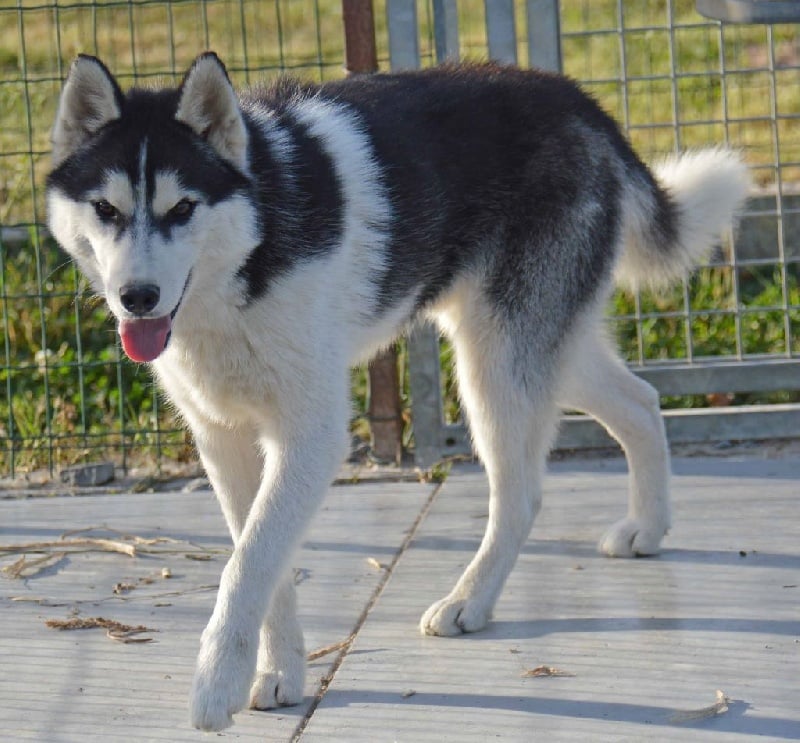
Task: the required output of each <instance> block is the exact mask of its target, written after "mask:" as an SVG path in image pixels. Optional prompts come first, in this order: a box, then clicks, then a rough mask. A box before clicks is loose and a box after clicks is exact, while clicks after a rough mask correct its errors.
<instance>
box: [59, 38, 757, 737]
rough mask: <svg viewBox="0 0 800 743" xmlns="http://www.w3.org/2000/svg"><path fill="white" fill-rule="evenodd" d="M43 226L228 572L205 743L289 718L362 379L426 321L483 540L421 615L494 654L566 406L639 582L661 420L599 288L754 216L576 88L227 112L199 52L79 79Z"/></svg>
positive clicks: (677, 256) (290, 98) (327, 88)
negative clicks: (661, 158) (110, 320)
mask: <svg viewBox="0 0 800 743" xmlns="http://www.w3.org/2000/svg"><path fill="white" fill-rule="evenodd" d="M53 157H54V169H53V171H52V173H51V174H50V176H49V179H48V184H47V201H48V212H49V224H50V228H51V230H52V232H53V234H54V235H55V236H56V237H57V239H58V240H59V242H60V243H61V245H62V246H63V247H64V248H65V249H66V250H67V251H68V252H69V253H70V254H71V255H72V256H73V257H74V258H75V259H76V260H77V262H78V264H79V265H80V267H81V269H82V270H83V272H84V273H85V274H86V275H87V277H88V278H89V279H90V280H91V282H92V284H93V285H94V287H95V288H96V290H97V291H98V292H101V293H102V294H103V295H104V296H105V298H106V300H107V302H108V305H109V307H110V309H111V311H112V313H113V315H114V317H115V318H116V320H117V322H118V329H119V334H120V337H121V340H122V345H123V348H124V349H125V352H126V353H127V354H128V356H130V358H131V359H133V360H134V361H140V362H152V365H153V369H154V370H155V373H156V375H157V377H158V379H159V381H160V383H161V385H162V386H163V388H164V390H165V391H166V393H167V395H168V396H169V398H170V399H171V400H172V402H173V403H174V404H175V405H176V406H177V408H178V409H179V410H180V412H181V414H182V416H183V418H184V419H185V421H186V423H187V424H188V425H189V426H190V428H191V430H192V432H193V433H194V437H195V440H196V442H197V447H198V449H199V452H200V456H201V457H202V461H203V464H204V465H205V468H206V471H207V472H208V476H209V478H210V479H211V482H212V484H213V486H214V490H215V491H216V494H217V497H218V498H219V501H220V503H221V505H222V510H223V512H224V514H225V518H226V519H227V522H228V525H229V527H230V531H231V533H232V535H233V539H234V542H235V549H234V552H233V556H232V557H231V559H230V562H229V563H228V565H227V566H226V567H225V570H224V572H223V574H222V581H221V585H220V589H219V595H218V597H217V603H216V608H215V610H214V613H213V616H212V617H211V620H210V621H209V624H208V627H207V628H206V630H205V632H204V633H203V637H202V644H201V649H200V655H199V660H198V663H197V672H196V676H195V681H194V688H193V691H192V700H191V715H192V721H193V723H194V725H196V726H197V727H200V728H204V729H209V730H219V729H221V728H224V727H226V726H228V725H230V724H231V721H232V715H233V714H234V713H235V712H237V711H239V710H241V709H243V708H245V707H247V706H248V705H252V706H254V707H257V708H270V707H276V706H279V705H285V704H294V703H297V702H299V701H300V700H301V699H302V696H303V680H304V651H303V637H302V632H301V629H300V626H299V624H298V621H297V617H296V610H295V596H294V587H293V583H292V580H291V578H290V576H289V575H288V573H287V569H288V567H289V561H290V559H291V555H292V551H293V549H294V548H295V547H296V546H297V544H298V542H299V540H300V539H301V536H302V534H303V530H304V528H305V527H306V525H307V524H308V523H309V520H310V519H311V517H312V515H313V514H314V511H315V509H316V508H317V506H318V505H319V503H320V500H321V499H322V497H323V494H324V493H325V490H326V487H327V485H328V484H329V482H330V481H331V479H332V477H333V476H334V474H335V473H336V471H337V467H338V466H339V464H340V462H341V461H342V459H343V457H344V455H345V453H346V450H347V445H348V441H349V439H348V435H347V424H348V419H349V399H348V390H349V374H348V369H349V367H350V365H351V364H353V363H354V362H357V361H360V360H364V359H367V358H369V357H370V355H372V354H373V353H374V352H375V351H376V350H377V349H379V348H380V347H381V346H382V345H384V344H386V343H387V342H389V341H391V340H392V339H393V338H394V337H395V336H397V334H398V333H400V332H402V331H403V329H404V328H406V327H407V326H408V325H409V323H410V322H411V321H413V320H414V319H415V318H417V317H420V316H424V317H428V318H432V319H433V320H434V321H435V322H436V323H437V324H438V326H439V328H440V329H441V330H442V332H443V333H445V334H446V335H447V336H448V337H449V338H450V339H451V341H452V343H453V345H454V348H455V353H456V357H457V366H458V384H459V389H460V393H461V397H462V399H463V403H464V406H465V408H466V411H467V413H468V417H469V422H470V428H471V432H472V436H473V439H474V444H475V448H476V450H477V451H478V453H479V454H480V456H481V459H482V460H483V463H484V464H485V466H486V470H487V473H488V478H489V484H490V517H489V522H488V526H487V529H486V534H485V536H484V538H483V542H482V544H481V546H480V549H479V550H478V553H477V554H476V555H475V558H474V559H473V560H472V562H471V563H470V564H469V566H468V567H467V569H466V570H465V572H464V574H463V575H462V576H461V578H460V579H459V581H458V582H457V583H456V585H455V587H454V588H453V590H452V591H451V592H450V593H449V594H448V595H447V596H445V597H444V598H443V599H441V600H440V601H437V602H436V603H435V604H434V605H433V606H431V607H430V608H429V609H428V610H427V611H426V612H425V613H424V614H423V616H422V621H421V629H422V631H423V632H424V633H426V634H431V635H455V634H458V633H461V632H474V631H476V630H480V629H481V628H482V627H484V626H485V625H486V623H487V621H488V620H489V616H490V614H491V611H492V607H493V606H494V604H495V601H496V600H497V597H498V595H499V593H500V591H501V589H502V587H503V583H504V581H505V580H506V577H507V576H508V574H509V572H510V570H511V568H512V566H513V565H514V561H515V560H516V558H517V554H518V552H519V550H520V547H521V546H522V544H523V542H524V541H525V539H526V538H527V536H528V533H529V531H530V528H531V525H532V524H533V520H534V517H535V516H536V513H537V510H538V509H539V503H540V500H541V479H542V471H543V468H544V462H545V457H546V455H547V452H548V448H549V447H550V445H551V442H552V440H553V436H554V432H555V429H556V420H557V415H558V410H559V407H568V408H575V409H579V410H583V411H586V412H587V413H589V414H591V415H593V416H595V417H596V418H598V419H599V420H600V421H601V422H602V423H603V424H604V425H605V426H606V427H607V428H608V429H609V431H611V433H612V434H613V435H614V436H615V437H616V438H617V439H619V441H620V443H621V444H622V446H623V447H624V449H625V451H626V454H627V456H628V460H629V464H630V471H631V487H630V500H629V506H628V516H627V518H625V519H624V520H622V521H620V522H619V523H617V524H615V525H614V526H612V527H611V529H610V530H609V531H608V533H607V534H606V535H605V536H604V537H603V538H602V540H601V542H600V549H601V550H602V551H603V552H604V553H606V554H608V555H616V556H629V555H637V554H651V553H654V552H656V551H657V550H658V549H659V543H660V541H661V539H662V537H663V536H664V533H665V532H666V530H667V528H668V527H669V523H670V512H669V501H668V471H669V464H668V453H667V446H666V443H665V437H664V429H663V424H662V421H661V416H660V413H659V401H658V396H657V395H656V393H655V392H654V391H653V390H652V389H651V388H650V387H649V386H648V385H647V384H645V383H644V382H642V381H640V380H638V379H637V378H636V377H635V376H633V375H632V374H631V373H630V372H629V371H628V370H627V369H626V367H625V365H624V364H622V363H621V362H620V361H619V360H618V358H617V356H616V355H615V353H614V351H613V350H612V349H611V347H610V345H609V343H608V342H607V340H606V337H605V333H604V332H603V320H602V318H603V310H604V305H605V302H606V300H607V298H608V296H609V293H610V291H611V290H612V287H613V286H614V283H615V281H623V282H627V283H629V284H647V285H659V284H664V283H666V282H669V281H671V280H675V279H678V278H679V277H681V276H682V275H684V274H685V273H686V272H687V271H688V270H690V269H691V268H692V266H693V265H694V264H695V263H696V262H697V261H698V260H701V259H702V258H703V257H704V256H705V255H706V253H707V252H708V251H709V250H710V248H711V247H712V246H713V245H714V242H715V240H716V237H717V236H718V234H719V232H720V230H724V229H725V228H726V227H727V226H728V225H729V224H730V223H731V220H732V218H733V216H734V213H735V212H736V210H737V209H738V208H739V207H740V206H741V204H742V202H743V200H744V198H745V195H746V193H747V189H748V178H747V171H746V168H745V167H744V165H743V164H742V162H741V161H740V159H739V157H738V156H737V155H735V154H733V153H731V152H729V151H726V150H722V149H712V150H706V151H700V152H695V153H692V154H686V155H682V156H679V157H674V158H672V159H670V160H668V161H666V162H665V163H664V164H662V165H661V166H660V167H658V168H657V169H656V170H655V174H651V172H650V171H649V170H648V169H647V168H646V167H645V166H644V165H643V164H642V162H641V161H640V160H639V158H638V157H637V156H636V154H634V152H633V151H632V150H631V148H630V146H629V145H628V143H627V142H626V140H625V138H624V137H623V136H622V134H621V133H620V131H619V129H618V128H617V126H616V125H615V124H614V122H613V121H612V120H611V119H610V118H609V117H608V116H607V115H606V114H605V113H603V111H602V110H601V109H600V108H599V107H598V105H597V104H596V103H595V102H594V101H593V100H592V99H591V98H589V97H588V96H586V95H585V94H584V93H582V92H581V91H580V90H579V89H578V87H576V86H575V85H574V84H573V83H572V82H570V81H568V80H566V79H564V78H562V77H559V76H555V75H550V74H545V73H541V72H535V71H522V70H519V69H514V68H507V67H499V66H496V65H491V64H486V65H465V66H451V67H444V68H438V69H431V70H426V71H423V72H409V73H402V74H391V75H375V76H372V77H362V78H355V79H349V80H345V81H342V82H333V83H327V84H324V85H322V86H316V85H307V84H303V83H298V82H293V81H290V80H281V81H279V82H277V83H276V84H275V85H273V86H272V87H269V88H267V87H265V88H255V89H252V90H247V91H243V92H240V93H236V92H235V91H234V89H233V87H232V86H231V83H230V81H229V79H228V76H227V74H226V71H225V68H224V67H223V65H222V63H221V62H220V60H219V59H218V58H217V57H216V56H215V55H214V54H210V53H209V54H204V55H202V56H200V57H198V58H197V60H196V61H195V62H194V64H193V65H192V67H191V69H190V70H189V71H188V72H187V73H186V76H185V78H184V79H183V82H182V83H181V85H180V86H179V87H178V88H162V89H153V90H148V89H137V88H134V89H132V90H129V91H128V92H127V93H123V91H122V90H121V89H120V87H119V85H118V84H117V82H116V80H115V79H114V77H113V76H112V75H111V73H110V72H109V71H108V70H107V69H106V67H105V66H104V65H103V64H102V63H101V62H100V61H98V60H97V59H95V58H93V57H87V56H82V57H80V58H79V59H78V60H77V61H76V62H75V63H74V64H73V66H72V68H71V70H70V73H69V77H68V79H67V81H66V83H65V85H64V89H63V93H62V96H61V100H60V104H59V108H58V114H57V119H56V122H55V127H54V130H53Z"/></svg>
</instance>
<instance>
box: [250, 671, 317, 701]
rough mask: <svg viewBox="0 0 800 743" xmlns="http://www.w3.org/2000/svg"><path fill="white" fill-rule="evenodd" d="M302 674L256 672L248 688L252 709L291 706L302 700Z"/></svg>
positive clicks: (303, 682)
mask: <svg viewBox="0 0 800 743" xmlns="http://www.w3.org/2000/svg"><path fill="white" fill-rule="evenodd" d="M304 684H305V679H304V674H303V673H302V672H301V673H291V672H284V671H271V672H267V673H258V674H256V680H255V682H253V687H252V688H251V689H250V707H251V708H252V709H275V708H276V707H291V706H292V705H293V704H300V702H302V701H303V686H304Z"/></svg>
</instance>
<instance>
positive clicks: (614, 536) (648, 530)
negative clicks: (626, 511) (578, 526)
mask: <svg viewBox="0 0 800 743" xmlns="http://www.w3.org/2000/svg"><path fill="white" fill-rule="evenodd" d="M667 528H668V527H667V526H664V525H661V524H656V525H651V524H648V523H646V522H644V521H643V520H641V519H631V518H627V519H622V521H618V522H617V523H616V524H614V525H613V526H612V527H611V528H610V529H609V530H608V531H607V532H606V533H605V535H604V536H603V538H602V539H601V540H600V544H599V545H598V549H599V550H600V552H601V553H602V554H604V555H607V556H608V557H644V556H646V555H657V554H658V553H659V551H660V549H661V540H662V539H663V538H664V535H665V534H666V533H667Z"/></svg>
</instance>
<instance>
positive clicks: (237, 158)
mask: <svg viewBox="0 0 800 743" xmlns="http://www.w3.org/2000/svg"><path fill="white" fill-rule="evenodd" d="M175 118H176V119H177V120H178V121H181V122H183V123H184V124H186V125H187V126H189V127H191V128H192V129H193V130H194V131H195V132H196V133H197V134H199V135H200V136H201V137H203V139H205V140H207V141H208V143H209V144H210V145H211V146H212V147H213V148H214V149H215V150H216V151H217V152H218V153H219V154H220V155H221V156H222V157H223V158H225V159H226V160H227V161H228V162H230V163H232V164H233V165H235V166H236V167H237V168H238V169H239V170H240V171H242V172H243V173H246V172H247V169H248V167H247V141H248V137H247V127H246V126H245V123H244V119H243V118H242V112H241V109H240V108H239V101H238V99H237V97H236V93H235V91H234V90H233V85H231V81H230V78H229V77H228V73H227V71H226V70H225V65H223V64H222V62H221V61H220V59H219V57H218V56H217V55H216V54H214V52H206V53H205V54H201V55H200V56H199V57H198V58H197V59H196V60H195V61H194V64H193V65H192V66H191V68H190V69H189V71H188V72H187V73H186V76H185V77H184V78H183V82H182V83H181V87H180V101H179V103H178V110H177V112H176V114H175Z"/></svg>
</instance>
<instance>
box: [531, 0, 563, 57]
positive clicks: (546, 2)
mask: <svg viewBox="0 0 800 743" xmlns="http://www.w3.org/2000/svg"><path fill="white" fill-rule="evenodd" d="M526 10H527V18H528V62H529V64H530V66H531V67H539V68H540V69H542V70H552V71H553V72H561V23H560V21H559V17H558V0H527V3H526Z"/></svg>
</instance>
